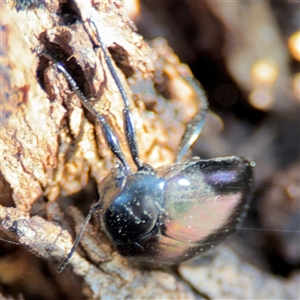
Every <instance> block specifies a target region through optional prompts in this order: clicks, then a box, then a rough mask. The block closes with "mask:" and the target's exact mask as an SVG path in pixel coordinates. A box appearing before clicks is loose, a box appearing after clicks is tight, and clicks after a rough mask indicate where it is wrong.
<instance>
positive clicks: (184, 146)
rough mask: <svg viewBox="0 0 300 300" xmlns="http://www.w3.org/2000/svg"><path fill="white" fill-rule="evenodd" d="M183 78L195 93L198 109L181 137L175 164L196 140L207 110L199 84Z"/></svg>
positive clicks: (185, 77)
mask: <svg viewBox="0 0 300 300" xmlns="http://www.w3.org/2000/svg"><path fill="white" fill-rule="evenodd" d="M183 77H184V79H185V80H186V81H187V82H188V83H189V84H190V85H191V86H192V87H193V88H194V90H195V91H196V93H197V100H198V106H199V108H198V111H197V113H196V114H195V116H194V117H193V119H192V120H191V121H190V122H189V123H188V124H187V126H186V130H185V133H184V135H183V136H182V138H181V142H180V145H179V147H178V149H177V153H176V160H175V162H180V161H181V160H182V158H183V156H184V155H185V154H186V152H187V151H188V149H189V148H190V147H191V146H192V145H193V144H194V142H195V141H196V140H197V139H198V137H199V135H200V133H201V131H202V128H203V126H204V123H205V120H206V114H207V110H208V102H207V98H206V95H205V92H204V91H203V88H202V86H201V85H200V83H199V82H198V81H197V80H196V79H194V78H191V77H190V76H183Z"/></svg>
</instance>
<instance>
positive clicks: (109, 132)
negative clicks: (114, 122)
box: [41, 53, 131, 172]
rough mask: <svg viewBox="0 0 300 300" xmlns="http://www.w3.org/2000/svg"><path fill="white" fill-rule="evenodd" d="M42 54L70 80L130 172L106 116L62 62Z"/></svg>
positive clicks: (74, 89)
mask: <svg viewBox="0 0 300 300" xmlns="http://www.w3.org/2000/svg"><path fill="white" fill-rule="evenodd" d="M41 55H42V56H44V57H45V58H47V59H49V60H50V61H52V62H53V66H54V67H55V68H56V69H57V70H58V71H60V72H61V73H63V74H64V76H65V78H66V80H67V81H68V83H69V85H70V86H71V88H72V91H73V92H74V93H75V94H76V95H77V96H78V97H79V99H80V101H81V103H82V105H83V106H84V107H85V108H86V109H87V110H88V111H89V112H90V113H91V114H92V115H93V116H94V117H95V118H96V119H97V120H98V121H99V123H100V126H101V130H102V132H103V134H104V137H105V140H106V142H107V145H108V147H109V149H110V150H111V152H112V153H113V154H114V155H115V156H116V157H117V158H118V159H119V160H120V161H121V163H122V164H123V165H124V167H125V169H126V171H127V172H130V171H131V170H130V166H129V164H128V162H127V161H126V159H125V157H124V154H123V152H122V150H121V147H120V144H119V142H118V138H117V136H116V135H115V133H114V132H113V130H112V128H111V127H110V125H109V124H108V123H107V121H106V118H105V116H102V115H101V114H100V113H98V112H97V111H96V110H95V109H94V107H93V106H92V105H91V103H90V102H89V100H88V99H87V98H86V97H85V96H84V94H83V93H82V91H81V90H80V89H79V87H78V85H77V83H76V82H75V81H74V79H73V78H72V76H71V75H70V74H69V73H68V71H67V70H66V68H65V67H64V65H63V64H62V63H61V62H56V61H55V60H54V59H53V58H52V57H51V56H50V55H48V54H47V53H42V54H41Z"/></svg>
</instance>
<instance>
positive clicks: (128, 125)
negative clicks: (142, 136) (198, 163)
mask: <svg viewBox="0 0 300 300" xmlns="http://www.w3.org/2000/svg"><path fill="white" fill-rule="evenodd" d="M90 22H91V23H92V24H93V26H94V28H95V31H96V35H97V39H98V42H99V44H100V47H101V49H102V52H103V55H104V59H105V61H106V64H107V66H108V69H109V71H110V73H111V75H112V77H113V79H114V81H115V83H116V85H117V87H118V90H119V92H120V94H121V96H122V99H123V103H124V108H123V121H124V132H125V135H126V139H127V142H128V146H129V150H130V153H131V157H132V159H133V161H134V163H135V165H136V166H137V168H138V170H140V169H142V167H143V164H142V163H141V161H140V159H139V154H138V145H137V138H136V132H135V128H134V124H133V118H132V114H131V111H130V108H129V101H128V98H127V95H126V92H125V90H124V87H123V86H122V83H121V81H120V79H119V77H118V75H117V72H116V70H115V68H114V66H113V64H112V60H111V58H110V57H109V55H108V51H107V47H106V45H105V44H104V43H103V41H102V39H101V36H100V33H99V30H98V28H97V25H96V23H95V22H94V20H93V19H92V18H90Z"/></svg>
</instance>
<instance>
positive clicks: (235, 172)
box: [42, 19, 255, 272]
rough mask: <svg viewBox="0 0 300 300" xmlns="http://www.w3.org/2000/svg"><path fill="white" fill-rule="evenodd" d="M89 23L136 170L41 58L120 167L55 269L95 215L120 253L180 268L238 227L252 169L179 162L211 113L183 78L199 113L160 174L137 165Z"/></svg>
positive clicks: (127, 120) (239, 161) (222, 161)
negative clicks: (88, 118)
mask: <svg viewBox="0 0 300 300" xmlns="http://www.w3.org/2000/svg"><path fill="white" fill-rule="evenodd" d="M89 21H90V23H91V24H92V25H93V27H94V29H95V32H96V35H97V39H98V42H99V46H100V48H101V50H102V51H103V54H104V59H105V61H106V63H107V66H108V69H109V71H110V73H111V75H112V77H113V79H114V81H115V83H116V85H117V87H118V89H119V92H120V94H121V96H122V99H123V103H124V108H123V120H124V132H125V135H126V139H127V143H128V146H129V149H130V153H131V156H132V159H133V161H134V163H135V165H136V168H137V171H133V170H132V169H131V168H130V166H129V164H128V162H127V161H126V159H125V157H124V155H123V153H122V150H121V147H120V145H119V142H118V139H117V137H116V135H115V133H114V132H113V130H112V128H111V127H110V125H109V124H108V123H107V121H106V118H105V116H103V115H101V114H100V113H98V112H97V111H96V110H95V109H94V108H93V106H92V105H91V104H90V102H89V100H88V99H87V98H86V97H85V96H84V94H83V93H82V92H81V91H80V89H79V87H78V86H77V84H76V82H75V81H74V80H73V78H72V77H71V75H70V74H69V73H68V71H67V70H66V68H65V67H64V65H63V64H62V63H61V62H57V61H54V60H53V58H52V57H51V56H49V55H48V54H46V53H43V54H42V55H43V56H45V57H46V58H48V59H49V60H52V61H53V66H54V67H55V68H56V69H57V70H58V71H59V72H61V73H62V74H64V76H65V78H66V80H67V81H68V83H69V85H70V87H71V89H72V90H73V92H74V93H76V94H77V95H78V97H79V98H80V100H81V102H82V104H83V106H84V107H85V108H86V109H87V110H88V111H90V112H91V113H92V115H93V116H94V117H95V118H96V119H97V120H98V122H99V124H100V126H101V129H102V132H103V134H104V137H105V139H106V142H107V145H108V147H109V149H110V150H111V151H112V153H113V154H114V155H115V156H116V157H117V158H118V160H119V162H120V163H119V164H117V166H116V167H114V168H113V169H112V170H111V173H110V174H109V175H107V176H106V177H105V178H104V179H103V180H102V182H101V183H100V185H99V187H98V190H99V196H100V198H99V201H98V202H97V203H96V204H95V205H94V206H93V207H92V208H91V209H90V211H89V213H88V216H87V217H86V219H85V222H84V224H83V225H82V227H81V229H80V232H79V234H78V236H77V237H76V240H75V242H74V245H73V247H72V249H71V251H70V252H69V254H68V256H67V257H66V258H65V259H64V261H63V262H62V263H61V265H60V267H59V269H58V271H59V272H61V271H62V270H63V269H64V268H65V266H66V264H67V263H68V261H69V260H70V258H71V257H72V255H73V253H74V251H75V250H76V248H77V246H78V244H79V241H80V238H81V236H82V234H83V231H84V229H85V227H86V225H87V223H88V222H89V220H90V218H91V216H92V214H93V213H94V212H95V211H98V215H99V219H100V220H99V221H100V223H101V227H102V230H103V231H104V232H105V233H106V235H107V236H108V237H109V238H110V240H111V241H112V242H113V244H114V245H115V247H116V249H117V250H118V252H119V253H120V254H121V255H123V256H126V257H128V258H133V259H134V260H135V261H137V262H141V263H146V264H169V265H171V264H178V263H179V262H181V261H184V260H187V259H190V258H192V257H194V256H196V255H199V254H201V253H203V252H205V251H206V250H208V249H211V248H213V247H214V246H215V245H216V244H218V243H219V242H221V241H222V240H223V239H224V238H225V237H227V236H228V235H229V234H231V233H233V232H234V231H235V230H236V228H237V227H239V225H240V224H241V222H242V220H243V218H244V217H245V214H246V212H247V208H248V206H249V197H250V194H251V186H252V181H253V167H254V165H255V164H254V162H252V161H249V160H247V159H245V158H241V157H236V156H231V157H221V158H214V159H207V160H204V159H200V158H198V157H193V158H191V159H188V160H186V161H184V160H183V157H184V155H185V154H186V152H187V151H188V149H189V148H190V147H191V145H192V144H193V143H194V141H195V140H196V139H197V138H198V136H199V135H200V133H201V130H202V128H203V126H204V123H205V119H206V113H207V109H208V104H207V100H206V98H205V94H204V93H203V91H202V89H201V86H200V84H199V83H198V82H197V81H196V80H195V79H193V78H190V77H186V78H185V80H187V81H188V82H189V83H190V84H191V85H192V86H193V87H194V89H195V90H196V91H197V93H198V96H199V99H200V101H201V109H199V111H198V112H197V113H196V115H195V116H194V117H193V119H192V120H191V122H190V123H189V124H188V126H187V128H186V131H185V134H184V135H183V137H182V140H181V143H180V146H179V148H178V150H177V155H176V161H175V162H174V163H173V164H171V165H165V166H162V167H160V168H158V169H154V168H152V167H151V166H150V165H148V164H146V163H142V162H141V161H140V159H139V154H138V145H137V138H136V132H135V128H134V124H133V118H132V115H131V111H130V109H129V101H128V98H127V95H126V93H125V91H124V88H123V87H122V84H121V82H120V80H119V78H118V76H117V74H116V71H115V69H114V66H113V64H112V61H111V58H110V56H109V54H108V51H107V48H106V46H105V44H104V43H103V41H102V39H101V36H100V33H99V30H98V28H97V25H96V23H95V22H94V21H93V20H92V19H90V20H89Z"/></svg>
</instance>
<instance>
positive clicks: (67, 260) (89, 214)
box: [57, 202, 99, 273]
mask: <svg viewBox="0 0 300 300" xmlns="http://www.w3.org/2000/svg"><path fill="white" fill-rule="evenodd" d="M98 208H99V202H97V203H96V204H94V205H93V206H92V208H91V209H90V211H89V213H88V215H87V217H86V218H85V220H84V223H83V225H82V226H81V228H80V231H79V233H78V234H77V236H76V239H75V242H74V244H73V247H72V249H71V251H70V252H69V253H68V256H67V257H66V258H65V259H64V260H63V261H62V262H61V264H60V266H59V267H58V269H57V272H58V273H61V272H62V271H63V270H64V268H65V267H66V265H67V264H68V262H69V260H70V259H71V257H72V256H73V254H74V252H75V250H76V248H77V247H78V244H79V242H80V240H81V237H82V234H83V231H84V229H85V227H86V226H87V224H88V223H89V221H90V219H91V217H92V214H93V213H94V212H95V210H97V209H98Z"/></svg>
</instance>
